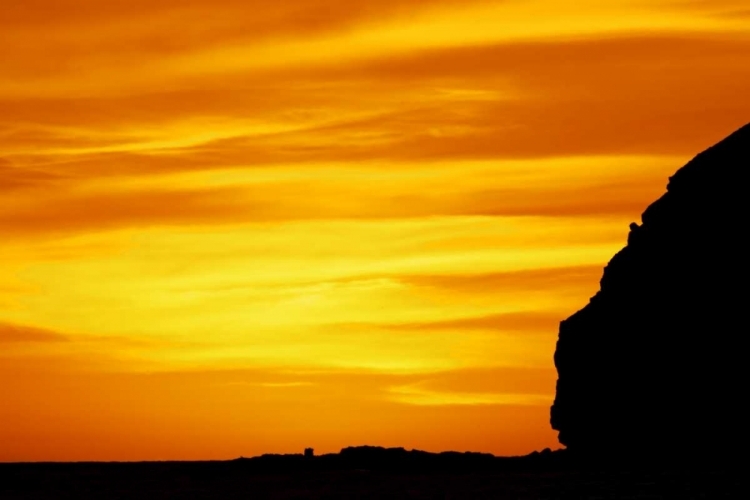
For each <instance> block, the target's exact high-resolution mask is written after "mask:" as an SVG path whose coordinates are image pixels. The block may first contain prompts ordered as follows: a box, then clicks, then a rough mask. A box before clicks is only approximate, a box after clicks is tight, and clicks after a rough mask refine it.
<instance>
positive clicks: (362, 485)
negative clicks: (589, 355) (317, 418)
mask: <svg viewBox="0 0 750 500" xmlns="http://www.w3.org/2000/svg"><path fill="white" fill-rule="evenodd" d="M568 458H569V457H568V452H567V451H565V450H562V451H554V452H553V451H549V450H545V451H543V452H534V453H532V454H531V455H528V456H524V457H495V456H493V455H489V454H484V453H456V452H446V453H427V452H423V451H417V450H412V451H407V450H404V449H403V448H379V447H372V446H365V447H357V448H345V449H343V450H341V452H340V453H337V454H329V455H321V456H305V454H303V453H300V454H298V455H296V454H295V455H263V456H260V457H254V458H239V459H236V460H230V461H214V462H140V463H117V462H114V463H101V462H99V463H96V462H92V463H36V464H0V498H2V499H3V500H20V499H27V500H28V499H44V500H47V499H58V498H59V499H89V498H97V499H98V498H101V499H105V498H106V499H130V498H132V499H137V500H147V499H151V498H159V499H163V498H175V499H177V498H179V499H221V500H228V499H240V498H242V499H248V498H252V499H254V500H258V499H266V498H274V499H352V498H355V499H384V498H385V499H388V500H396V499H441V500H442V499H461V500H469V499H475V498H476V499H479V498H483V499H486V498H495V499H505V498H509V499H510V498H513V499H545V498H547V499H553V498H554V499H556V498H633V499H640V498H644V499H645V498H680V499H685V498H722V497H728V498H732V497H736V494H735V492H737V491H741V490H742V487H743V486H744V484H743V482H744V481H743V479H744V475H743V474H736V473H735V474H730V473H727V472H726V471H714V470H711V469H702V470H696V471H685V470H682V471H681V470H672V471H670V470H669V469H664V470H659V471H649V470H633V469H622V470H596V469H592V468H590V467H586V468H579V467H577V466H576V465H575V464H574V462H572V461H570V460H568Z"/></svg>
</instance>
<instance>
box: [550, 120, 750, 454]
mask: <svg viewBox="0 0 750 500" xmlns="http://www.w3.org/2000/svg"><path fill="white" fill-rule="evenodd" d="M748 173H750V124H748V125H745V126H744V127H742V128H741V129H739V130H737V131H736V132H734V133H733V134H732V135H730V136H729V137H727V138H726V139H724V140H723V141H721V142H720V143H718V144H716V145H715V146H713V147H711V148H709V149H707V150H706V151H704V152H702V153H700V154H699V155H698V156H696V157H695V158H694V159H693V160H691V161H690V162H689V163H688V164H687V165H685V166H684V167H682V168H681V169H680V170H678V171H677V172H676V173H675V174H674V175H673V176H672V177H670V179H669V184H668V186H667V192H666V193H665V194H664V195H663V196H662V197H661V198H659V199H658V200H657V201H655V202H654V203H653V204H651V205H650V206H649V207H648V208H647V209H646V210H645V212H643V215H642V217H641V218H642V223H641V224H640V225H639V224H636V223H633V224H631V225H630V228H631V231H630V234H629V236H628V243H627V246H626V247H625V248H623V249H622V250H621V251H620V252H618V253H617V254H616V255H615V256H614V257H613V258H612V260H611V261H610V262H609V264H608V265H607V266H606V268H605V269H604V275H603V277H602V279H601V282H600V284H601V289H600V291H599V292H597V293H596V295H595V296H594V297H592V298H591V300H590V302H589V304H588V305H586V306H585V307H584V308H583V309H581V310H580V311H578V312H577V313H575V314H573V315H572V316H571V317H570V318H568V319H566V320H564V321H562V322H561V324H560V333H559V339H558V341H557V349H556V351H555V356H554V360H555V366H556V367H557V372H558V381H557V391H556V397H555V401H554V404H553V406H552V409H551V424H552V428H553V429H555V430H557V431H559V441H560V443H561V444H563V445H565V446H566V447H567V448H568V449H569V450H571V451H572V452H577V453H580V454H582V455H585V456H592V457H602V456H604V455H611V454H618V455H620V456H623V455H628V454H631V453H632V454H635V455H638V456H640V457H645V456H648V457H651V458H658V457H669V458H676V457H693V456H697V455H704V456H707V455H714V454H716V453H725V452H727V451H730V450H733V449H735V448H740V449H742V448H744V446H745V445H746V444H747V437H746V435H747V426H746V424H745V412H744V406H745V404H744V399H745V398H746V394H747V385H746V384H745V380H746V376H745V373H746V368H745V363H746V360H747V359H748V354H747V353H746V351H745V349H746V348H744V347H743V346H744V345H745V339H744V338H743V337H745V336H747V332H748V328H747V323H746V322H747V320H748V317H747V311H748V306H747V300H748V297H750V294H748V292H747V288H748V284H749V283H748V251H747V250H748V248H749V247H748V243H746V241H747V239H748V238H747V234H745V233H746V232H747V229H748V224H747V215H748V199H749V196H748V195H749V194H750V187H748Z"/></svg>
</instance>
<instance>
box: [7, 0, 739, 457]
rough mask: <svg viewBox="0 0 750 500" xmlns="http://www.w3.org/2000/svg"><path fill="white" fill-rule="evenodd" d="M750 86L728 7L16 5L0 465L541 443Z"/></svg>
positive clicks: (306, 0) (235, 1)
mask: <svg viewBox="0 0 750 500" xmlns="http://www.w3.org/2000/svg"><path fill="white" fill-rule="evenodd" d="M748 89H750V5H748V2H747V0H705V1H699V0H608V1H602V0H576V1H569V0H525V1H522V0H498V1H479V0H473V1H472V0H435V1H427V0H398V1H396V0H377V1H374V0H372V1H364V0H273V1H271V0H268V1H266V0H264V1H253V0H249V1H248V0H159V1H155V0H109V1H104V0H23V1H21V0H17V1H13V2H3V4H2V6H0V461H26V460H34V461H36V460H151V459H230V458H235V457H238V456H241V455H243V456H252V455H258V454H261V453H301V452H302V450H303V448H304V447H307V446H310V447H313V448H315V450H316V453H324V452H333V451H338V450H339V449H341V448H342V447H345V446H350V445H363V444H370V445H381V446H403V447H405V448H409V449H410V448H418V449H423V450H429V451H441V450H458V451H469V450H471V451H483V452H492V453H496V454H505V455H507V454H525V453H529V452H531V451H533V450H535V449H542V448H544V447H551V448H557V447H559V445H558V444H557V435H556V433H555V432H554V431H553V430H552V429H551V428H550V425H549V407H550V405H551V403H552V400H553V398H554V391H555V380H556V378H557V377H556V372H555V369H554V366H553V361H552V356H553V353H554V349H555V341H556V339H557V328H558V324H559V322H560V320H562V319H564V318H565V317H567V316H568V315H570V314H571V313H573V312H575V311H576V310H577V309H579V308H581V307H582V306H584V305H585V304H586V303H587V301H588V298H589V297H590V296H591V295H593V294H594V293H595V292H596V290H597V289H598V286H599V278H600V277H601V273H602V268H603V266H604V265H605V264H606V262H607V261H608V260H609V258H610V257H611V256H612V255H613V253H614V252H615V251H617V250H618V249H619V248H621V247H622V246H623V245H624V244H625V242H626V238H627V233H628V224H629V223H630V222H632V221H637V220H639V216H640V213H641V212H642V211H643V209H644V208H645V207H646V206H647V205H648V204H649V202H650V201H652V200H654V199H656V198H657V197H659V196H660V195H661V194H662V193H663V192H664V190H665V186H666V183H667V179H668V177H669V175H671V174H672V173H673V172H674V171H675V170H676V169H677V168H679V167H680V166H682V165H683V164H684V163H686V162H687V161H688V160H689V159H690V158H692V157H693V156H694V155H695V154H697V153H698V152H700V151H701V150H703V149H705V148H706V147H708V146H710V145H712V144H713V143H715V142H717V141H719V140H720V139H722V138H723V137H725V136H726V135H728V134H729V133H731V132H733V131H734V130H735V129H737V128H739V127H740V126H741V125H743V124H744V123H746V122H748V121H750V92H749V91H748ZM602 334H604V335H605V334H606V332H602Z"/></svg>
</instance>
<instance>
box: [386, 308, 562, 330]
mask: <svg viewBox="0 0 750 500" xmlns="http://www.w3.org/2000/svg"><path fill="white" fill-rule="evenodd" d="M564 318H565V313H564V312H554V311H528V312H526V311H521V312H513V313H501V314H489V315H485V316H472V317H465V318H455V319H446V320H441V321H425V322H419V323H395V324H386V325H379V326H381V327H382V328H386V329H389V330H394V331H423V332H426V333H429V332H440V331H446V330H448V331H467V330H498V331H503V332H526V333H534V332H545V333H549V332H550V331H554V329H555V326H556V324H558V323H559V322H560V321H561V320H562V319H564Z"/></svg>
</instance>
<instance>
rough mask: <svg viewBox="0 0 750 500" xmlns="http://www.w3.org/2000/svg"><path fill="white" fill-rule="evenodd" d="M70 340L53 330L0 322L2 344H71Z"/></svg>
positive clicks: (0, 342)
mask: <svg viewBox="0 0 750 500" xmlns="http://www.w3.org/2000/svg"><path fill="white" fill-rule="evenodd" d="M69 341H70V338H69V337H68V336H66V335H63V334H61V333H59V332H56V331H53V330H46V329H44V328H35V327H32V326H24V325H17V324H13V323H4V322H0V344H16V343H49V342H52V343H56V342H69Z"/></svg>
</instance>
